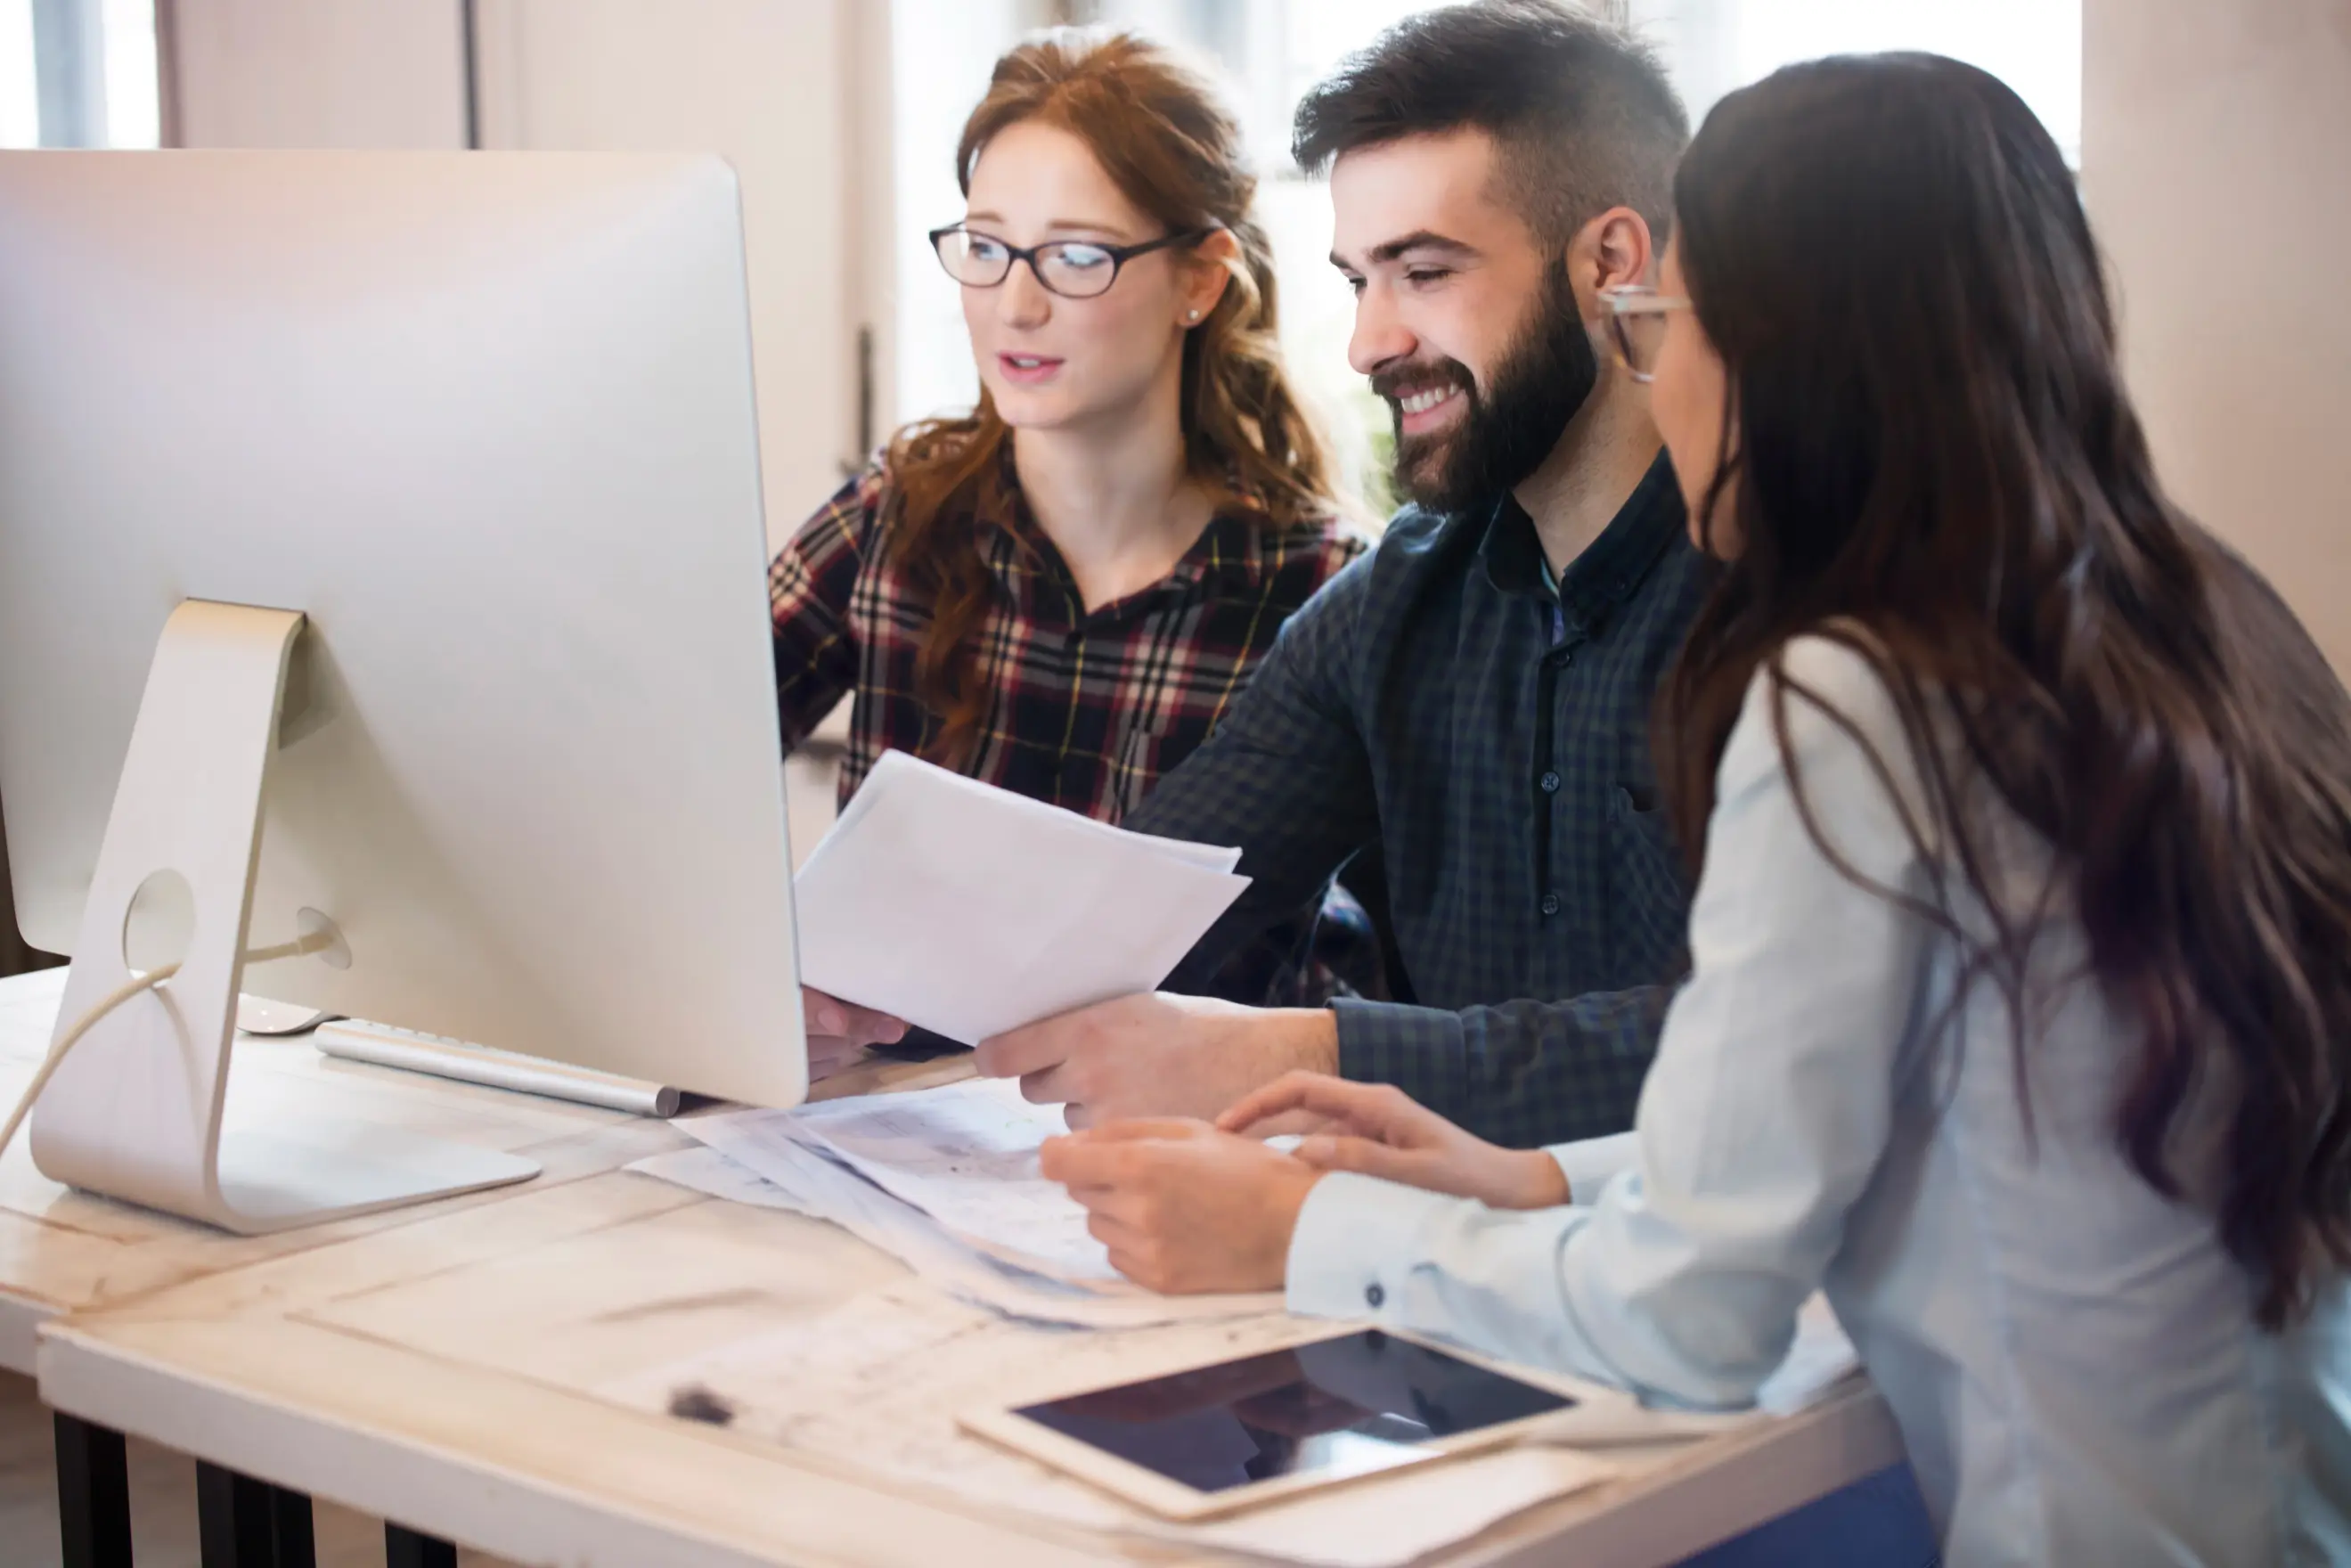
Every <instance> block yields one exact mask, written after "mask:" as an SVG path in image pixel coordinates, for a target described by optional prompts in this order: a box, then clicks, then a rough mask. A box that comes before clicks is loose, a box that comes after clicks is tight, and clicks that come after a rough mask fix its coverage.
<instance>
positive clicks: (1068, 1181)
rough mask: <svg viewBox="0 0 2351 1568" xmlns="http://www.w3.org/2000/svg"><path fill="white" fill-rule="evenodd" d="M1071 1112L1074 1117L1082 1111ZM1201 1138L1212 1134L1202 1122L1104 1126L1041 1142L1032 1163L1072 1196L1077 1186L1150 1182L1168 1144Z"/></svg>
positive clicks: (1120, 1185) (1116, 1122)
mask: <svg viewBox="0 0 2351 1568" xmlns="http://www.w3.org/2000/svg"><path fill="white" fill-rule="evenodd" d="M1070 1109H1071V1112H1072V1113H1075V1112H1077V1111H1079V1110H1081V1109H1082V1107H1080V1106H1075V1105H1073V1106H1071V1108H1070ZM1204 1135H1208V1136H1213V1135H1214V1134H1212V1133H1211V1132H1210V1129H1209V1128H1208V1126H1207V1124H1206V1123H1203V1122H1178V1121H1172V1120H1161V1121H1143V1120H1135V1121H1115V1122H1105V1123H1103V1124H1102V1125H1100V1126H1097V1127H1091V1128H1087V1129H1085V1130H1083V1131H1079V1132H1072V1133H1071V1134H1069V1135H1068V1136H1066V1137H1060V1138H1048V1139H1046V1140H1045V1142H1044V1145H1043V1146H1042V1147H1041V1148H1040V1149H1039V1151H1038V1155H1037V1165H1038V1168H1039V1170H1040V1171H1041V1172H1042V1173H1043V1174H1044V1176H1045V1179H1046V1180H1048V1181H1057V1182H1060V1183H1061V1185H1062V1186H1066V1187H1068V1188H1070V1189H1071V1192H1072V1193H1073V1194H1074V1193H1076V1192H1077V1191H1078V1189H1080V1188H1081V1187H1124V1186H1134V1185H1135V1184H1138V1183H1140V1182H1144V1181H1148V1180H1150V1179H1152V1178H1153V1176H1154V1175H1155V1171H1156V1170H1157V1168H1158V1167H1159V1166H1160V1165H1161V1163H1162V1162H1164V1161H1165V1159H1166V1157H1167V1155H1168V1152H1169V1151H1168V1149H1167V1146H1166V1145H1168V1144H1170V1143H1172V1142H1178V1141H1187V1140H1190V1139H1193V1138H1196V1137H1200V1136H1204ZM1079 1201H1080V1202H1085V1201H1086V1200H1085V1199H1084V1198H1080V1199H1079ZM1088 1207H1092V1205H1091V1204H1089V1205H1088Z"/></svg>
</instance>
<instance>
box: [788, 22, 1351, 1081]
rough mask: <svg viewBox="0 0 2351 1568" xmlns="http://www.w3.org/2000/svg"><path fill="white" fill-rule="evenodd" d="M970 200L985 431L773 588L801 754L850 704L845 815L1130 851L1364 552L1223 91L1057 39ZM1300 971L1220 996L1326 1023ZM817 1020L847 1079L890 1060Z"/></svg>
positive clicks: (983, 149) (848, 524)
mask: <svg viewBox="0 0 2351 1568" xmlns="http://www.w3.org/2000/svg"><path fill="white" fill-rule="evenodd" d="M956 174H957V176H958V178H959V179H960V180H961V182H962V184H963V187H964V192H965V195H966V197H967V211H966V213H965V215H964V218H963V221H962V222H960V223H958V224H955V225H950V226H948V227H946V228H944V229H941V230H939V231H938V232H937V233H936V234H935V235H933V236H932V239H933V243H934V245H935V247H936V249H937V251H938V256H939V259H940V262H941V263H942V265H944V266H945V267H946V271H947V273H948V274H949V275H950V276H951V277H954V278H956V281H958V282H959V283H961V284H962V285H963V306H964V320H965V324H966V326H967V328H968V329H969V330H970V334H971V345H972V353H973V357H974V358H975V360H976V361H977V364H978V369H979V379H980V386H981V392H980V398H979V405H978V407H977V409H976V410H975V411H974V412H973V413H970V414H969V415H967V416H965V417H961V418H956V419H946V420H938V421H933V422H929V423H923V424H918V425H915V426H914V427H912V428H910V429H908V430H905V431H903V432H901V433H900V434H898V436H897V437H896V438H895V439H894V440H893V441H892V443H891V444H890V446H889V448H888V451H887V453H886V455H884V456H883V459H882V460H881V461H880V462H879V463H877V464H876V465H873V466H872V467H871V468H869V469H867V470H866V471H865V472H864V473H863V474H862V475H860V476H858V477H856V478H855V479H853V480H852V482H851V483H850V484H849V485H848V486H846V487H844V488H843V489H842V490H841V493H840V494H839V495H838V496H836V497H834V498H833V499H832V500H831V502H830V503H829V504H828V505H827V506H825V507H824V508H823V509H822V510H820V511H819V512H818V513H817V515H816V516H815V517H814V518H812V519H811V520H810V522H809V523H808V525H807V526H806V527H805V528H802V529H801V530H800V532H799V536H798V537H797V538H794V540H793V541H792V543H791V544H790V545H789V547H788V548H787V549H785V550H784V551H783V553H782V554H780V555H779V556H778V557H777V559H776V561H775V564H774V567H773V569H772V571H771V573H770V598H771V600H772V602H773V606H774V612H775V645H776V682H777V691H778V702H779V705H780V707H781V712H782V717H783V731H784V739H785V743H786V745H787V746H788V747H789V746H791V745H793V744H796V743H797V742H798V741H799V740H800V739H801V738H803V737H805V736H806V735H807V733H808V732H809V730H810V729H811V728H812V727H814V726H815V725H816V724H817V722H818V721H819V720H820V719H821V718H822V717H823V716H825V714H826V713H827V711H828V710H830V709H831V707H832V706H833V705H834V704H835V703H836V702H837V701H838V700H839V699H840V698H841V695H843V694H844V693H847V694H853V700H854V704H855V706H854V710H853V713H852V718H851V736H850V747H849V755H848V758H847V762H846V765H845V766H844V767H843V768H842V770H841V799H842V800H844V801H845V800H847V799H848V798H849V796H850V795H851V794H852V793H854V792H855V790H856V789H857V788H858V786H859V785H860V784H861V783H862V781H863V779H864V778H865V775H866V773H867V772H868V771H869V770H870V769H871V768H872V765H873V764H874V762H875V761H877V760H878V759H879V758H880V757H881V755H882V753H883V752H884V751H888V750H892V749H897V750H903V751H908V752H913V753H915V754H917V755H919V756H923V757H925V758H929V759H931V760H933V761H936V762H940V763H943V764H945V765H946V766H948V767H952V768H957V769H959V770H961V771H963V772H965V773H967V774H970V775H972V776H973V777H976V778H978V779H985V780H987V782H989V783H991V784H996V785H998V786H1001V787H1002V788H1004V789H1011V790H1014V791H1017V792H1019V793H1020V794H1023V795H1029V796H1032V797H1034V798H1036V799H1038V800H1046V801H1049V802H1050V803H1052V804H1054V805H1058V806H1064V807H1068V808H1069V809H1071V810H1076V811H1081V812H1084V813H1085V814H1087V815H1089V816H1092V817H1096V818H1099V819H1102V820H1103V821H1113V822H1115V821H1118V820H1119V819H1120V818H1121V817H1122V816H1123V815H1124V814H1125V813H1126V812H1127V811H1128V810H1130V809H1132V808H1133V807H1134V805H1135V803H1136V802H1137V801H1139V800H1141V799H1142V798H1143V797H1144V794H1145V793H1147V792H1148V791H1149V790H1150V789H1151V787H1152V785H1153V784H1154V783H1155V782H1156V781H1157V779H1158V778H1159V777H1160V775H1161V774H1163V773H1165V771H1166V770H1167V769H1168V768H1173V767H1174V766H1175V764H1176V763H1178V762H1180V761H1182V760H1183V758H1185V757H1186V756H1187V755H1188V754H1189V753H1190V752H1191V751H1192V750H1193V749H1194V748H1195V747H1197V746H1198V745H1199V744H1200V742H1201V741H1202V740H1204V739H1206V738H1207V735H1208V732H1209V731H1210V730H1211V729H1212V728H1213V727H1215V726H1216V724H1217V721H1218V720H1219V719H1220V718H1221V717H1222V716H1223V715H1224V713H1225V711H1226V709H1227V707H1228V706H1229V705H1230V704H1231V702H1232V700H1233V698H1234V697H1235V696H1236V695H1238V692H1239V690H1240V688H1241V686H1242V685H1243V684H1244V683H1245V682H1246V681H1247V680H1248V679H1249V674H1250V673H1251V672H1252V670H1253V669H1254V668H1255V667H1256V664H1257V663H1258V661H1259V659H1260V658H1261V657H1263V655H1264V654H1265V653H1266V652H1267V651H1268V650H1269V649H1270V647H1271V646H1272V644H1273V639H1274V636H1275V634H1276V633H1277V632H1279V631H1280V628H1281V625H1282V623H1283V622H1284V621H1286V620H1287V619H1288V618H1289V616H1290V613H1291V612H1293V611H1295V610H1297V609H1298V607H1299V606H1300V605H1301V604H1303V603H1304V602H1305V601H1307V599H1308V598H1309V597H1311V595H1312V594H1313V592H1314V591H1315V590H1316V589H1318V588H1320V587H1322V584H1323V583H1324V582H1326V581H1328V580H1330V579H1331V578H1332V576H1333V575H1334V574H1335V573H1336V572H1337V571H1338V570H1339V569H1340V568H1341V567H1343V566H1344V565H1345V564H1346V563H1347V562H1348V561H1349V560H1350V559H1353V557H1354V556H1355V555H1357V554H1358V553H1360V552H1361V550H1362V549H1363V548H1364V541H1363V540H1362V539H1361V538H1359V536H1358V535H1357V534H1356V533H1355V532H1354V531H1353V529H1352V528H1350V527H1349V526H1348V525H1347V524H1346V523H1345V522H1343V520H1342V516H1341V508H1340V507H1338V505H1337V504H1336V503H1335V502H1334V501H1333V499H1332V485H1331V480H1330V476H1329V472H1328V465H1327V464H1326V461H1325V457H1324V454H1323V451H1322V446H1321V444H1320V443H1319V442H1318V440H1317V438H1316V436H1315V434H1314V431H1313V429H1312V427H1311V424H1310V423H1309V422H1308V420H1307V418H1306V417H1305V415H1304V413H1302V411H1301V408H1300V407H1299V405H1298V403H1297V402H1296V400H1295V398H1294V397H1293V396H1292V394H1291V392H1290V386H1289V384H1288V382H1287V381H1286V379H1285V378H1284V376H1283V373H1282V371H1281V366H1280V359H1279V353H1278V350H1277V347H1276V344H1275V338H1274V329H1275V297H1274V277H1273V264H1272V256H1271V252H1270V248H1269V246H1268V243H1267V240H1266V236H1265V233H1264V231H1263V229H1262V228H1260V227H1259V225H1258V223H1257V221H1256V219H1255V217H1254V216H1253V214H1252V212H1251V200H1252V196H1253V193H1254V191H1255V186H1256V181H1255V177H1254V176H1253V175H1252V174H1251V173H1250V172H1249V165H1248V161H1247V156H1246V152H1245V149H1244V147H1243V144H1242V141H1241V137H1240V133H1239V130H1238V125H1237V124H1236V122H1235V121H1234V120H1233V118H1232V117H1231V115H1230V114H1229V113H1228V112H1227V111H1226V110H1224V109H1223V108H1222V107H1221V106H1220V104H1219V103H1218V101H1217V98H1216V96H1215V94H1214V93H1213V91H1212V90H1211V89H1209V87H1208V86H1207V83H1206V82H1205V81H1204V80H1203V79H1202V78H1199V77H1198V76H1196V74H1194V73H1193V72H1191V71H1190V70H1188V69H1187V68H1185V67H1184V66H1182V65H1180V64H1179V63H1177V62H1176V61H1175V59H1174V58H1172V57H1170V56H1168V55H1167V54H1166V53H1165V52H1164V51H1162V50H1160V49H1158V48H1155V47H1153V46H1151V45H1149V44H1146V43H1144V42H1142V41H1140V40H1138V39H1136V38H1134V37H1131V36H1126V35H1106V36H1105V35H1098V34H1085V33H1075V32H1068V31H1062V32H1055V33H1050V34H1046V35H1044V36H1042V37H1039V38H1037V39H1035V40H1032V41H1030V42H1029V43H1025V44H1023V45H1021V46H1020V47H1018V48H1015V49H1014V50H1012V51H1011V52H1010V53H1009V54H1008V55H1006V56H1005V57H1004V58H1003V59H1002V60H1000V61H998V64H997V68H996V72H995V76H994V78H993V81H992V83H991V85H990V87H989V89H988V92H987V97H986V98H985V99H982V101H981V102H980V104H979V106H978V108H977V109H976V110H973V112H972V115H971V118H970V120H969V121H968V123H967V125H966V127H965V130H964V133H963V138H962V143H961V145H960V147H959V148H958V149H957V152H956ZM1349 913H1350V914H1352V915H1354V916H1355V918H1357V919H1358V920H1360V911H1356V910H1352V909H1350V910H1349ZM1301 925H1303V926H1308V927H1311V920H1310V921H1305V922H1302V923H1301ZM1355 936H1357V937H1359V938H1364V937H1367V934H1366V933H1364V932H1363V931H1362V930H1361V928H1360V926H1359V927H1358V928H1357V930H1356V933H1355ZM1303 939H1304V933H1303V931H1302V930H1298V929H1293V930H1289V931H1285V932H1282V933H1279V934H1277V935H1275V936H1273V937H1271V938H1270V939H1269V941H1267V942H1266V943H1264V944H1261V945H1260V946H1259V947H1257V948H1255V949H1253V950H1251V951H1250V952H1249V953H1244V954H1242V955H1240V956H1239V957H1238V959H1237V960H1236V962H1235V963H1234V964H1233V965H1232V966H1229V967H1228V969H1227V971H1226V972H1225V974H1224V975H1223V976H1222V977H1220V980H1221V985H1220V988H1222V989H1223V990H1225V992H1226V993H1227V994H1228V996H1229V997H1230V998H1232V999H1234V1000H1238V1001H1246V1002H1251V1003H1258V1004H1267V1003H1282V1002H1289V1001H1294V1000H1311V1001H1320V1000H1321V999H1322V997H1323V996H1325V995H1327V994H1328V991H1329V988H1330V985H1331V980H1332V977H1331V976H1330V974H1329V973H1328V971H1327V970H1326V969H1322V968H1319V967H1315V966H1313V965H1311V963H1308V962H1301V957H1302V955H1301V951H1300V949H1301V945H1302V942H1303ZM1328 946H1329V945H1328V944H1327V943H1326V950H1327V949H1328ZM1353 950H1354V951H1358V952H1362V953H1364V954H1367V955H1374V954H1375V952H1376V948H1375V947H1374V946H1373V945H1372V943H1371V942H1370V941H1369V940H1367V939H1364V940H1360V941H1359V943H1358V945H1357V946H1356V947H1355V948H1354V949H1353ZM1371 963H1372V964H1374V965H1375V964H1376V958H1375V956H1374V957H1373V958H1372V959H1371ZM1372 972H1374V971H1372V970H1369V969H1357V970H1355V971H1354V974H1355V976H1356V977H1358V978H1363V977H1367V976H1368V974H1370V973H1372ZM828 1015H831V1017H833V1018H835V1019H841V1020H842V1021H844V1022H847V1023H849V1024H851V1025H852V1026H854V1025H859V1024H862V1023H864V1022H866V1021H868V1020H867V1019H865V1015H862V1014H860V1013H859V1012H858V1011H857V1010H856V1009H843V1008H841V1007H840V1006H839V1004H837V1003H832V1002H831V1001H830V1000H829V999H828V998H814V997H812V998H811V1007H810V1029H811V1034H812V1036H816V1037H820V1038H816V1039H812V1040H811V1052H810V1054H811V1060H812V1062H813V1063H814V1065H815V1066H816V1068H817V1070H818V1071H822V1070H823V1069H824V1067H825V1066H826V1065H827V1063H828V1059H834V1060H837V1059H838V1058H839V1057H840V1056H841V1054H842V1053H843V1052H845V1051H847V1050H848V1049H849V1048H852V1047H853V1046H855V1045H857V1044H859V1043H861V1040H862V1039H870V1038H874V1037H875V1035H876V1034H880V1033H881V1031H879V1030H875V1031H872V1032H871V1033H867V1034H864V1035H863V1036H862V1037H861V1036H860V1035H859V1034H858V1033H857V1032H856V1030H855V1029H854V1028H852V1029H851V1030H847V1031H844V1032H841V1033H835V1032H833V1031H832V1030H829V1029H828V1028H827V1018H828ZM882 1037H883V1038H887V1037H886V1035H883V1036H882Z"/></svg>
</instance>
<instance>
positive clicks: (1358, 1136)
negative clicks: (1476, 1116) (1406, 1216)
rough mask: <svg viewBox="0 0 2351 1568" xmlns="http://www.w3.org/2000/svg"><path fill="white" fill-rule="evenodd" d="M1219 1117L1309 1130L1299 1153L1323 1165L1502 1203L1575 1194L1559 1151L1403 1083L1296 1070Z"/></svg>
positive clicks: (1538, 1202)
mask: <svg viewBox="0 0 2351 1568" xmlns="http://www.w3.org/2000/svg"><path fill="white" fill-rule="evenodd" d="M1217 1126H1218V1127H1220V1128H1222V1129H1223V1130H1224V1131H1226V1132H1228V1133H1238V1134H1256V1135H1258V1136H1260V1137H1262V1136H1265V1135H1267V1134H1269V1133H1270V1132H1273V1131H1302V1132H1304V1133H1305V1136H1304V1137H1302V1138H1301V1139H1300V1140H1299V1145H1298V1147H1297V1149H1296V1150H1295V1151H1294V1153H1295V1154H1296V1155H1297V1157H1298V1158H1299V1159H1300V1160H1301V1162H1303V1163H1304V1164H1306V1165H1310V1166H1313V1167H1315V1168H1316V1169H1317V1170H1326V1171H1361V1172H1362V1173H1363V1174H1364V1175H1365V1176H1384V1177H1385V1178H1386V1179H1388V1180H1389V1181H1395V1182H1402V1183H1404V1184H1405V1186H1423V1187H1426V1188H1428V1189H1429V1190H1430V1191H1431V1192H1449V1193H1452V1194H1454V1195H1455V1196H1457V1197H1474V1198H1477V1199H1478V1200H1479V1201H1480V1202H1482V1203H1485V1204H1488V1205H1490V1206H1491V1207H1495V1208H1553V1207H1558V1206H1559V1205H1561V1204H1562V1203H1565V1202H1566V1201H1567V1200H1568V1187H1567V1177H1566V1176H1564V1175H1562V1173H1561V1171H1560V1168H1559V1162H1558V1161H1556V1160H1554V1159H1552V1157H1551V1156H1550V1155H1547V1154H1545V1153H1543V1152H1542V1151H1541V1149H1506V1148H1503V1147H1501V1146H1499V1145H1495V1144H1489V1143H1488V1142H1487V1141H1486V1140H1485V1139H1483V1138H1480V1137H1479V1136H1477V1135H1476V1134H1472V1133H1466V1132H1463V1131H1462V1130H1461V1129H1460V1128H1459V1127H1457V1126H1455V1125H1454V1124H1452V1123H1450V1122H1448V1121H1447V1120H1446V1119H1445V1118H1444V1117H1442V1116H1440V1115H1438V1114H1437V1113H1436V1112H1434V1111H1431V1110H1429V1109H1428V1108H1427V1107H1426V1106H1424V1105H1421V1104H1419V1103H1416V1101H1414V1100H1413V1098H1412V1097H1411V1096H1410V1095H1408V1094H1406V1093H1405V1092H1404V1091H1403V1090H1401V1089H1398V1088H1397V1087H1396V1086H1395V1084H1393V1083H1349V1082H1345V1081H1344V1080H1343V1079H1338V1078H1326V1077H1323V1076H1322V1075H1321V1074H1319V1073H1312V1072H1293V1073H1290V1075H1289V1076H1287V1077H1285V1078H1283V1079H1281V1080H1280V1082H1275V1083H1271V1084H1269V1085H1267V1086H1266V1087H1265V1088H1263V1089H1260V1090H1259V1091H1258V1092H1256V1093H1254V1094H1251V1095H1250V1096H1249V1098H1248V1099H1246V1100H1243V1101H1242V1102H1241V1103H1238V1105H1235V1106H1233V1107H1232V1108H1231V1109H1230V1110H1228V1111H1227V1112H1226V1113H1224V1114H1223V1115H1222V1116H1219V1117H1218V1118H1217Z"/></svg>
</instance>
